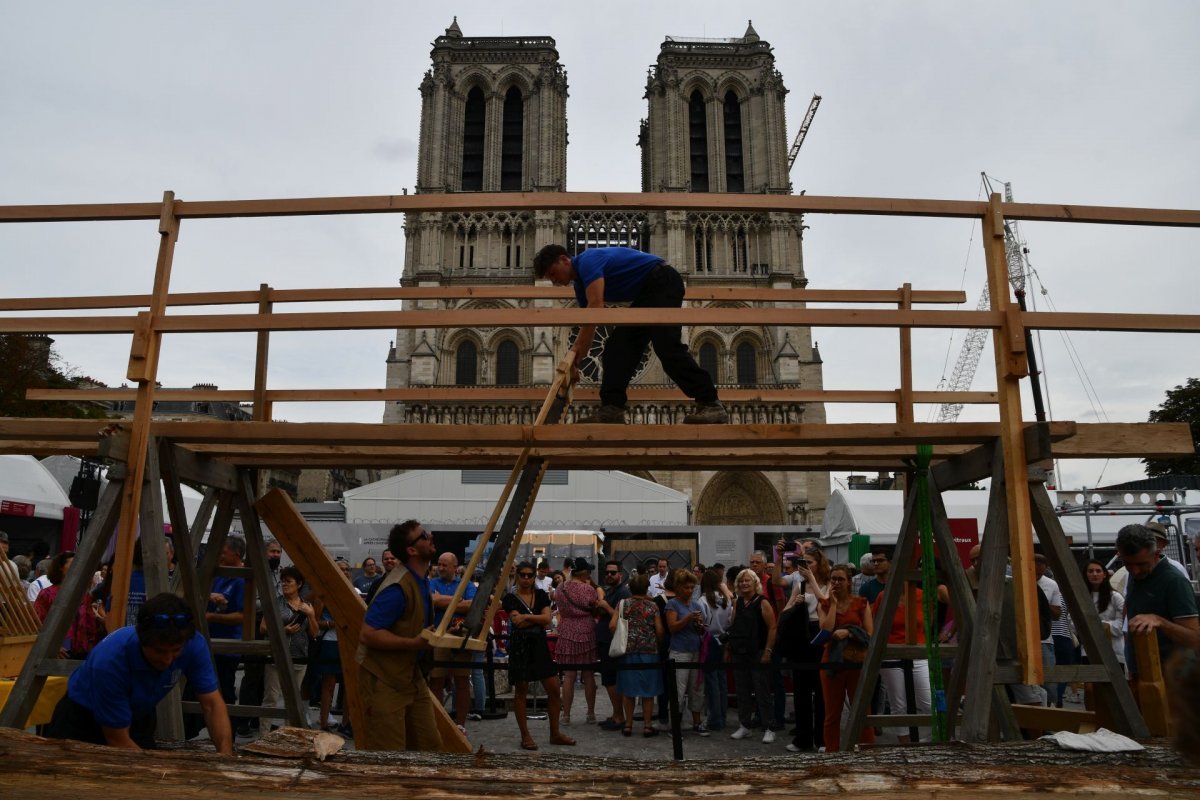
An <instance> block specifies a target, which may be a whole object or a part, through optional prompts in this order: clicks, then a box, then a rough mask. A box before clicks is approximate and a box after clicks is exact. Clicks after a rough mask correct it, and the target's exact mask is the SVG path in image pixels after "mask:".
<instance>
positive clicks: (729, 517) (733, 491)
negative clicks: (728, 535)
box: [693, 472, 787, 525]
mask: <svg viewBox="0 0 1200 800" xmlns="http://www.w3.org/2000/svg"><path fill="white" fill-rule="evenodd" d="M693 524H695V525H786V524H787V512H786V509H784V507H783V501H782V500H781V499H780V498H779V493H778V492H777V491H775V487H774V486H772V485H771V483H770V481H768V480H767V479H766V478H765V477H763V475H762V474H761V473H759V472H719V473H717V475H716V476H715V477H714V478H713V479H712V480H710V481H709V482H708V484H707V485H706V486H705V487H704V491H702V492H701V493H700V502H699V503H697V504H696V513H695V517H694V519H693Z"/></svg>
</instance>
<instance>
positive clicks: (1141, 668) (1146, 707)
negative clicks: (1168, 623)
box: [1129, 631, 1175, 736]
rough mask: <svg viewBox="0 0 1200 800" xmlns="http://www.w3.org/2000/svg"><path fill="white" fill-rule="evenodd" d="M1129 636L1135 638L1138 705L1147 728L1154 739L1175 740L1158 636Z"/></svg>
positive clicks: (1146, 634)
mask: <svg viewBox="0 0 1200 800" xmlns="http://www.w3.org/2000/svg"><path fill="white" fill-rule="evenodd" d="M1129 635H1130V636H1132V637H1133V657H1134V659H1135V660H1136V662H1137V667H1138V677H1137V692H1138V701H1139V702H1140V703H1141V706H1142V713H1143V714H1144V715H1145V721H1146V727H1147V729H1148V730H1149V732H1150V734H1151V735H1152V736H1174V735H1175V723H1174V719H1173V718H1172V714H1171V703H1170V696H1169V695H1168V694H1167V683H1166V678H1165V677H1164V675H1163V666H1162V659H1161V657H1160V655H1159V652H1158V633H1157V632H1155V631H1149V632H1145V633H1137V632H1134V631H1130V634H1129Z"/></svg>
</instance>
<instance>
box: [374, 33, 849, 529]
mask: <svg viewBox="0 0 1200 800" xmlns="http://www.w3.org/2000/svg"><path fill="white" fill-rule="evenodd" d="M431 60H432V66H431V68H430V70H429V72H427V73H426V75H425V77H424V79H423V80H422V82H421V84H420V92H421V128H420V144H419V155H418V168H417V191H418V192H450V191H453V192H464V191H485V192H502V191H541V192H546V191H565V190H566V189H567V184H566V145H567V112H566V99H567V76H566V72H565V71H564V69H563V67H562V65H561V63H560V62H559V56H558V51H557V49H556V44H555V41H554V39H552V38H550V37H548V36H532V37H466V36H464V35H463V33H462V31H461V29H460V28H459V26H458V23H457V20H455V22H454V23H453V24H452V25H451V27H450V28H448V29H447V30H446V32H445V34H444V35H443V36H439V37H438V38H437V39H436V40H435V41H434V44H433V50H432V52H431ZM786 95H787V89H786V88H785V87H784V85H783V79H782V76H781V75H780V74H779V72H778V71H777V70H776V69H775V59H774V56H773V55H772V51H771V46H770V45H769V44H768V43H767V42H764V41H762V40H761V39H760V38H759V37H758V34H757V33H756V32H755V31H754V28H753V27H752V26H751V27H749V28H748V29H747V30H746V33H745V35H743V36H742V37H741V38H736V39H682V38H674V37H668V38H667V39H666V40H665V41H664V42H663V44H662V46H661V48H660V51H659V55H658V60H657V62H656V63H655V64H654V65H653V66H652V67H651V68H650V71H649V74H648V76H647V82H646V87H645V97H646V99H647V102H648V116H647V118H646V119H645V120H643V121H642V123H641V126H640V131H639V137H638V144H639V146H640V148H641V162H642V191H652V192H673V191H677V192H689V191H693V192H756V193H776V194H788V193H790V192H791V182H790V180H789V176H788V163H787V132H786V120H785V115H784V100H785V97H786ZM614 188H616V187H614ZM803 230H804V225H803V220H802V218H801V217H800V215H798V214H783V213H762V214H752V213H719V212H702V213H696V212H684V211H665V212H663V211H655V212H614V211H611V210H600V209H598V210H594V211H587V210H582V211H573V212H558V211H490V212H477V213H422V214H409V215H407V217H406V219H405V236H406V238H405V260H404V274H403V278H402V282H403V284H404V285H406V286H455V285H487V284H514V283H530V282H532V280H533V276H532V270H531V263H532V259H533V255H534V253H536V252H537V250H538V249H539V248H540V247H542V246H543V245H546V244H549V243H552V242H558V243H562V244H564V245H565V246H566V247H567V249H568V251H569V252H570V253H572V254H575V253H578V252H580V251H582V250H585V249H587V248H589V247H605V246H612V245H623V246H627V247H634V248H637V249H640V250H647V251H650V252H653V253H656V254H658V255H661V256H662V257H663V258H664V259H666V260H667V261H668V262H669V263H671V264H673V265H674V266H675V267H676V269H678V270H679V272H680V274H681V275H683V277H684V280H685V282H686V283H687V284H688V285H689V286H704V287H717V286H737V287H750V286H769V287H777V288H794V287H803V286H805V285H806V284H807V278H806V277H805V274H804V258H803V248H802V239H803ZM554 302H555V301H549V300H536V301H513V302H510V303H505V302H503V301H486V302H484V301H478V300H476V301H454V300H423V301H417V302H416V303H414V304H412V305H411V306H409V307H411V308H420V309H431V310H432V309H441V308H451V307H453V308H478V307H489V306H491V307H495V306H498V305H500V306H508V307H530V306H550V305H553V303H554ZM740 305H762V306H767V305H790V306H793V307H794V306H795V304H770V303H758V304H750V303H742V304H740ZM573 336H574V331H569V330H566V329H558V328H541V327H517V326H514V327H509V328H503V329H489V330H474V329H452V330H446V329H433V328H428V329H416V330H398V331H397V332H396V340H395V342H394V344H393V346H392V348H391V350H390V352H389V353H388V359H387V385H388V386H389V387H410V386H425V387H439V386H506V385H507V386H548V385H549V383H550V382H551V381H552V380H553V377H554V368H555V365H556V364H557V363H558V360H559V359H560V358H561V357H562V356H563V355H564V354H565V352H566V350H567V348H568V347H569V346H570V343H571V341H572V339H573ZM684 337H685V339H686V340H687V341H689V342H690V345H691V348H692V351H693V353H695V354H696V356H697V361H698V362H699V363H700V365H701V366H702V367H703V368H704V369H706V370H708V371H709V373H710V374H711V375H713V377H714V379H715V381H716V383H717V385H718V387H719V388H720V387H763V388H796V389H819V388H821V386H822V367H821V358H820V354H819V353H818V352H817V350H816V348H815V346H814V345H813V343H812V335H811V331H810V329H809V328H807V327H800V326H779V327H754V326H742V327H735V326H725V327H710V326H698V327H694V328H690V329H689V328H685V329H684ZM602 342H603V332H601V333H600V334H599V335H598V336H597V343H596V344H595V345H593V351H592V352H593V354H598V351H599V347H600V346H601V344H602ZM582 367H583V369H582V372H583V377H582V381H583V382H584V383H585V384H590V383H598V381H599V369H600V367H599V361H598V359H596V358H591V359H588V361H586V362H585V363H584V364H583V365H582ZM634 384H635V385H639V386H670V385H672V384H671V383H670V382H669V380H668V379H667V377H666V376H665V374H664V373H663V371H662V367H661V366H660V365H659V363H658V360H657V359H655V358H653V357H648V358H647V359H646V360H645V361H644V362H643V365H642V367H641V368H640V371H639V373H638V375H637V377H636V378H635V380H634ZM538 406H540V403H480V402H471V401H458V402H441V403H428V402H426V403H411V402H409V403H404V402H390V403H388V404H387V407H386V409H385V411H384V422H391V423H403V422H442V423H470V422H479V423H489V424H495V423H514V424H529V423H531V422H532V421H533V419H534V417H535V416H536V414H537V408H538ZM689 406H690V401H689V400H688V399H687V398H686V397H684V396H683V394H682V393H681V394H680V396H679V400H678V402H660V403H643V404H632V405H631V407H630V414H629V418H630V421H631V422H633V423H669V424H671V423H678V422H679V421H680V419H681V418H682V416H683V414H684V413H686V410H687V409H688V408H689ZM726 407H727V408H728V409H729V412H730V417H731V421H732V422H735V423H752V422H762V423H795V422H810V423H821V422H824V421H825V410H824V407H823V406H822V405H820V404H813V403H787V404H778V403H772V404H767V403H730V402H726ZM578 411H579V409H571V411H570V413H569V419H568V420H567V421H568V422H570V421H571V420H572V419H574V416H575V414H576V413H577V412H578ZM614 466H619V465H614ZM650 475H651V477H652V479H653V480H655V481H657V482H659V483H661V484H663V485H666V486H670V487H671V488H674V489H677V490H680V491H684V492H686V493H688V494H689V495H690V496H691V497H692V502H693V504H694V507H695V520H694V521H695V523H696V524H815V523H818V522H819V521H820V519H821V515H822V513H823V511H824V509H825V505H826V502H827V501H828V498H829V479H828V475H827V474H826V473H801V472H763V473H737V472H730V473H725V472H685V471H679V472H675V471H669V470H655V471H653V472H651V473H650Z"/></svg>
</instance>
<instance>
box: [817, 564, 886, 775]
mask: <svg viewBox="0 0 1200 800" xmlns="http://www.w3.org/2000/svg"><path fill="white" fill-rule="evenodd" d="M820 617H821V630H824V631H830V639H829V642H828V643H827V644H826V645H825V655H824V656H823V657H822V659H821V663H822V664H827V663H829V660H830V658H829V656H830V650H832V649H833V647H834V646H835V645H837V644H838V643H839V642H842V641H843V640H845V639H849V638H850V631H849V630H847V627H848V626H851V625H857V626H858V627H860V628H862V629H863V630H864V631H866V632H867V634H868V635H870V634H871V633H872V631H874V629H875V626H874V624H873V623H872V620H871V607H870V606H869V605H867V598H865V597H858V596H855V595H851V594H850V571H849V570H848V569H846V568H845V567H844V566H836V567H834V568H833V569H832V570H831V571H830V573H829V599H828V600H827V601H824V602H822V603H821V611H820ZM857 686H858V670H857V669H822V670H821V690H822V693H823V694H824V695H825V752H827V753H835V752H837V751H838V750H839V749H840V748H841V741H842V707H843V706H844V705H845V704H846V703H847V702H848V701H850V700H851V699H853V698H854V690H855V688H856V687H857ZM862 741H863V742H866V743H868V744H870V743H873V742H874V741H875V729H874V728H872V727H870V726H867V727H864V728H863V735H862Z"/></svg>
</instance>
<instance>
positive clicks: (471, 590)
mask: <svg viewBox="0 0 1200 800" xmlns="http://www.w3.org/2000/svg"><path fill="white" fill-rule="evenodd" d="M460 580H462V578H455V579H454V580H452V581H444V580H442V579H441V578H430V579H429V591H430V592H431V593H432V592H437V593H438V594H443V595H449V596H450V597H453V596H454V593H455V592H456V591H458V582H459V581H460ZM475 591H476V589H475V584H473V583H471V582H470V581H468V582H467V588H465V589H463V596H462V599H463V600H472V599H474V597H475ZM444 616H446V609H444V608H435V609H434V610H433V624H434V625H441V624H442V617H444Z"/></svg>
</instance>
